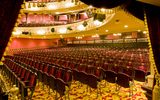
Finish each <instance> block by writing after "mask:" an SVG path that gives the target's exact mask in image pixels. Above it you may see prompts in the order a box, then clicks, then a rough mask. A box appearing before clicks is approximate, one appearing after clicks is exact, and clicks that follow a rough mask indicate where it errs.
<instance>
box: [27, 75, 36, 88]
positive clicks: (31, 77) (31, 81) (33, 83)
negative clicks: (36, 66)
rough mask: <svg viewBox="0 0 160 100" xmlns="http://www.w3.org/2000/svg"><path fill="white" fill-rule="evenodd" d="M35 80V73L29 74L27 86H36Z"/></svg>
mask: <svg viewBox="0 0 160 100" xmlns="http://www.w3.org/2000/svg"><path fill="white" fill-rule="evenodd" d="M36 79H37V76H36V74H35V73H31V74H30V80H29V86H32V87H33V86H36Z"/></svg>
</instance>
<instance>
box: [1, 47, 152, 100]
mask: <svg viewBox="0 0 160 100" xmlns="http://www.w3.org/2000/svg"><path fill="white" fill-rule="evenodd" d="M148 56H149V53H148V49H147V48H137V47H136V48H127V49H126V48H123V47H121V48H118V47H111V46H104V45H97V46H96V45H94V46H92V45H87V46H86V45H79V46H64V47H59V48H48V49H47V48H45V49H36V50H27V51H25V52H23V51H21V52H18V53H16V54H14V55H10V56H9V55H8V56H6V57H5V61H4V66H3V67H2V70H3V71H4V74H5V75H7V76H8V77H10V80H11V81H12V84H16V85H17V86H18V87H19V89H20V93H21V96H22V98H26V96H28V92H27V90H28V89H30V91H31V93H30V96H28V98H32V96H33V94H34V93H33V92H34V91H36V89H35V87H36V83H37V84H38V86H39V87H40V88H42V90H43V91H47V92H48V94H49V95H51V94H54V98H55V100H58V99H62V98H63V99H65V100H69V99H70V98H71V97H70V96H72V95H74V92H73V91H76V90H75V89H74V88H76V87H78V88H81V92H82V93H87V94H86V95H90V94H91V93H92V92H93V90H95V91H96V92H95V94H96V98H99V97H100V96H102V95H103V93H104V89H103V88H106V87H107V89H108V90H105V92H106V93H108V92H109V93H115V94H116V95H118V96H120V97H121V96H122V94H121V93H120V92H121V89H122V90H123V88H128V89H129V90H126V91H129V92H128V93H129V95H127V96H126V98H130V97H132V98H136V95H137V94H136V93H135V92H134V91H138V89H136V84H137V83H136V82H137V81H138V82H140V83H142V82H145V77H146V75H148V73H149V71H150V70H149V67H150V66H149V65H150V64H149V57H148ZM135 81H136V82H135ZM75 84H76V87H74V86H75ZM102 84H103V85H102ZM104 84H105V85H104ZM138 84H139V83H138ZM82 87H83V88H82ZM110 87H114V88H113V89H112V88H110ZM46 89H48V90H46ZM50 90H52V91H53V92H51V91H50ZM77 91H78V89H77ZM123 95H124V94H123ZM78 98H83V97H80V96H79V97H78ZM122 98H123V96H122ZM126 100H127V99H126ZM133 100H135V99H133ZM144 100H145V99H144Z"/></svg>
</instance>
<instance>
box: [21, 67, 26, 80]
mask: <svg viewBox="0 0 160 100" xmlns="http://www.w3.org/2000/svg"><path fill="white" fill-rule="evenodd" d="M25 73H26V69H25V68H22V73H21V76H20V78H24V76H25Z"/></svg>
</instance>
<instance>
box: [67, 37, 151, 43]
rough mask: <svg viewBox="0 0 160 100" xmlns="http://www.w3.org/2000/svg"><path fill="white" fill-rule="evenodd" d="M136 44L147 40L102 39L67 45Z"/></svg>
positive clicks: (79, 41) (76, 41)
mask: <svg viewBox="0 0 160 100" xmlns="http://www.w3.org/2000/svg"><path fill="white" fill-rule="evenodd" d="M134 42H135V43H136V42H148V40H147V38H125V39H104V40H96V39H95V40H73V41H67V44H96V43H134Z"/></svg>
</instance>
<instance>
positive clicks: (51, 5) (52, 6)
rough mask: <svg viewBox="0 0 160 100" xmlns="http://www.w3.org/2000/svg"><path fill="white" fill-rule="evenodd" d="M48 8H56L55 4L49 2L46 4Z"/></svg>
mask: <svg viewBox="0 0 160 100" xmlns="http://www.w3.org/2000/svg"><path fill="white" fill-rule="evenodd" d="M47 8H48V9H56V8H57V6H56V5H53V4H50V5H48V6H47Z"/></svg>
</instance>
